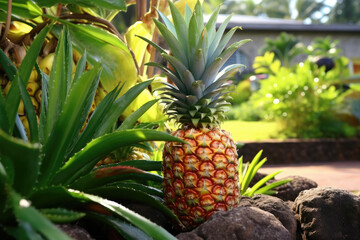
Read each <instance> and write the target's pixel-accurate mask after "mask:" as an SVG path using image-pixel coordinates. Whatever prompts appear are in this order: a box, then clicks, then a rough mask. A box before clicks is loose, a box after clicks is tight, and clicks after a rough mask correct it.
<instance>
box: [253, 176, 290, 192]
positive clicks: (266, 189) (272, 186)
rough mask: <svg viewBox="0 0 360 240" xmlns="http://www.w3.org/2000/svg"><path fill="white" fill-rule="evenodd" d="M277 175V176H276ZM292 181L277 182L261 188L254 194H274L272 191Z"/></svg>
mask: <svg viewBox="0 0 360 240" xmlns="http://www.w3.org/2000/svg"><path fill="white" fill-rule="evenodd" d="M275 175H277V174H275ZM290 181H292V179H284V180H280V181H276V182H272V183H270V184H268V185H266V186H264V187H262V188H259V189H257V190H256V191H254V194H264V193H267V192H272V191H271V190H272V189H274V188H276V187H278V186H280V185H283V184H286V183H288V182H290ZM273 193H276V191H274V192H273Z"/></svg>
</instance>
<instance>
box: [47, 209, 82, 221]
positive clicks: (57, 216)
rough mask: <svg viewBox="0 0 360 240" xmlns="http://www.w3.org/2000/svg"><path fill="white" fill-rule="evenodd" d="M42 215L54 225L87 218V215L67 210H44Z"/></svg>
mask: <svg viewBox="0 0 360 240" xmlns="http://www.w3.org/2000/svg"><path fill="white" fill-rule="evenodd" d="M40 212H41V214H42V215H44V216H45V217H46V218H47V219H49V220H50V221H51V222H53V223H69V222H74V221H77V220H79V219H81V218H83V217H85V215H86V214H85V213H83V212H76V211H73V210H69V209H66V208H44V209H40Z"/></svg>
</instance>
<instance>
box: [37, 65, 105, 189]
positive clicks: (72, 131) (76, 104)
mask: <svg viewBox="0 0 360 240" xmlns="http://www.w3.org/2000/svg"><path fill="white" fill-rule="evenodd" d="M99 76H100V71H99V69H98V68H93V69H92V70H90V71H88V72H86V73H84V74H83V75H82V76H81V77H80V79H79V80H78V81H77V82H76V83H75V84H74V85H73V86H72V88H71V89H70V91H69V94H68V96H67V98H66V101H65V104H64V105H63V106H64V107H63V109H62V111H61V114H60V116H59V118H58V119H57V121H56V123H55V125H54V128H53V130H52V132H51V135H50V136H49V138H48V141H47V142H46V145H45V146H44V152H45V156H44V161H43V164H42V165H41V172H42V174H41V176H40V178H39V182H40V185H44V184H47V183H48V181H50V180H51V178H52V177H53V176H54V173H55V172H57V171H58V170H59V169H60V167H61V166H62V165H63V163H64V161H65V160H66V159H65V156H66V153H67V152H68V151H70V149H69V148H70V146H71V144H72V141H73V139H75V138H76V136H77V135H78V133H79V131H80V129H81V127H82V125H83V123H84V121H85V118H86V116H87V114H88V112H89V110H90V107H91V103H92V100H93V98H94V95H95V91H96V88H97V85H98V83H99ZM49 97H50V99H51V98H52V97H53V96H49ZM54 146H56V148H54Z"/></svg>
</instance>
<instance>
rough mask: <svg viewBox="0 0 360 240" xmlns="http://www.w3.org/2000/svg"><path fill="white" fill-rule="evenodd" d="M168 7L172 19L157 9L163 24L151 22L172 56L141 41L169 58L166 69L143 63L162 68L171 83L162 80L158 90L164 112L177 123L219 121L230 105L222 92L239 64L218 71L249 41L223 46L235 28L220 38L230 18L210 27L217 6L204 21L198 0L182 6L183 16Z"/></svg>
mask: <svg viewBox="0 0 360 240" xmlns="http://www.w3.org/2000/svg"><path fill="white" fill-rule="evenodd" d="M169 5H170V11H171V15H172V20H173V22H171V21H170V20H169V19H168V18H167V17H166V16H165V15H164V14H162V13H160V12H159V15H160V18H161V19H162V22H163V23H161V22H160V21H158V20H154V21H155V24H156V26H157V27H158V29H159V31H160V32H161V34H162V36H163V37H164V39H165V41H166V42H167V43H168V45H169V47H170V50H171V54H167V53H166V52H165V51H164V50H163V49H162V48H160V47H159V46H158V45H156V44H155V43H153V42H151V41H150V40H146V39H144V40H145V41H147V42H148V43H150V44H151V45H153V46H154V47H155V48H156V49H158V50H159V51H160V52H161V53H162V56H163V58H165V59H166V60H167V61H168V62H169V66H168V67H164V66H161V65H159V64H156V63H149V64H148V65H150V66H155V67H159V68H160V69H162V70H163V71H164V73H165V75H167V76H168V77H169V79H170V80H171V81H172V82H173V83H174V84H175V86H171V85H169V84H167V85H166V86H165V88H163V89H162V90H164V92H163V93H162V94H161V96H162V98H161V100H162V102H163V103H164V104H165V111H166V112H167V114H168V115H169V118H170V119H175V121H176V122H177V123H180V124H182V125H189V126H194V127H199V126H200V127H201V126H202V127H207V126H218V125H219V124H220V123H221V122H222V121H223V120H224V118H225V116H224V113H225V112H226V111H227V106H228V105H229V102H228V97H226V92H225V91H224V90H225V88H226V86H227V85H228V84H227V81H228V80H229V78H230V76H231V75H232V73H234V72H235V71H238V70H239V69H240V68H241V67H243V65H241V64H236V65H231V66H228V67H227V68H225V69H224V70H222V71H220V69H221V68H222V66H223V65H224V64H225V62H226V61H227V60H228V59H229V58H230V57H231V55H232V54H233V53H234V52H235V51H237V49H238V48H239V47H240V46H241V45H243V44H244V43H246V42H248V41H250V40H249V39H246V40H242V41H238V42H235V43H233V44H232V45H231V46H230V47H228V48H226V49H225V46H226V45H227V44H228V42H229V40H230V38H231V37H232V36H233V34H234V33H235V31H236V30H237V29H239V27H234V28H232V29H231V30H230V31H229V32H228V33H227V34H225V35H224V36H223V34H224V31H225V29H226V26H227V24H228V22H229V21H230V18H231V16H229V17H228V18H227V19H226V20H225V21H224V22H223V23H222V24H221V25H220V27H219V29H218V31H215V25H216V19H217V16H218V13H219V7H218V8H217V9H216V10H215V11H214V13H213V14H212V15H211V17H210V19H209V21H208V23H207V24H206V25H204V24H203V11H202V7H201V4H200V2H197V4H196V6H195V8H194V11H193V12H191V10H190V9H189V8H186V11H185V16H184V17H183V16H182V14H181V13H180V11H179V10H178V9H177V8H176V7H175V5H174V4H173V3H172V2H171V1H169ZM219 71H220V72H219Z"/></svg>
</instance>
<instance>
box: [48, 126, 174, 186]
mask: <svg viewBox="0 0 360 240" xmlns="http://www.w3.org/2000/svg"><path fill="white" fill-rule="evenodd" d="M142 141H173V142H181V140H180V139H178V138H175V137H173V136H171V135H169V134H166V133H163V132H159V131H155V130H149V129H133V130H125V131H120V132H114V133H110V134H108V135H104V136H102V137H99V138H96V139H94V140H92V141H91V142H90V143H89V144H87V145H86V146H85V147H84V148H83V149H82V150H81V151H79V152H78V153H76V154H75V155H74V156H73V157H72V158H70V159H69V161H67V162H66V164H65V165H64V166H63V167H62V168H61V169H60V171H59V172H58V173H57V174H56V177H55V179H54V183H68V184H69V183H71V182H73V181H75V180H76V179H78V178H79V177H81V176H84V175H86V174H88V173H89V172H90V171H91V170H92V169H93V168H94V166H95V164H96V163H97V162H98V161H99V160H100V159H101V158H103V157H105V156H106V155H107V154H109V153H110V152H112V151H113V150H115V149H117V148H119V147H125V146H129V145H131V144H135V143H138V142H142Z"/></svg>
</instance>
